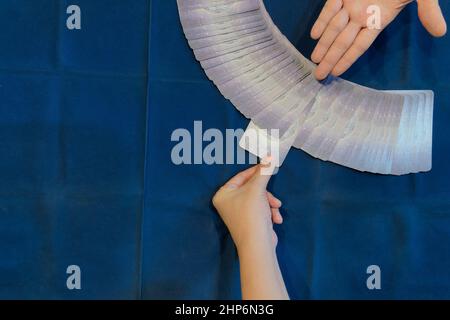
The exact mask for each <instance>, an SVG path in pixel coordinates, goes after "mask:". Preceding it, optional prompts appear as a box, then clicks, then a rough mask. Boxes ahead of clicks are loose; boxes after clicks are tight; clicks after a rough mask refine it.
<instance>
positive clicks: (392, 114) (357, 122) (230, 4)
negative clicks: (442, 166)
mask: <svg viewBox="0 0 450 320" xmlns="http://www.w3.org/2000/svg"><path fill="white" fill-rule="evenodd" d="M177 1H178V9H179V13H180V19H181V23H182V26H183V29H184V33H185V35H186V38H187V39H188V41H189V45H190V47H191V48H192V49H193V51H194V54H195V57H196V58H197V60H198V61H200V63H201V65H202V67H203V69H204V70H205V72H206V74H207V76H208V78H209V79H211V80H212V81H213V82H214V83H215V85H216V86H217V87H218V89H219V90H220V92H221V93H222V94H223V96H224V97H225V98H227V99H229V100H230V101H231V102H232V103H233V104H234V105H235V106H236V108H237V109H238V110H239V111H240V112H242V113H243V114H244V115H245V116H246V117H247V118H249V119H251V123H250V127H249V129H255V130H257V131H258V130H259V131H260V132H263V131H264V132H269V133H270V132H272V131H273V129H276V130H277V132H278V134H277V136H276V137H274V136H271V135H270V134H266V135H265V139H268V140H271V139H272V140H276V141H272V143H276V144H277V145H278V146H279V150H280V151H279V152H280V154H279V156H278V158H277V166H281V164H282V162H283V160H284V158H285V157H286V155H287V153H288V152H289V150H290V149H291V147H295V148H299V149H302V150H303V151H305V152H307V153H309V154H310V155H312V156H314V157H316V158H319V159H321V160H324V161H331V162H334V163H337V164H340V165H343V166H346V167H349V168H353V169H356V170H360V171H367V172H372V173H379V174H393V175H403V174H408V173H417V172H424V171H429V170H431V160H432V159H431V158H432V128H433V99H434V96H433V92H432V91H378V90H374V89H370V88H367V87H363V86H360V85H357V84H354V83H351V82H349V81H346V80H343V79H340V78H334V77H329V78H328V79H327V80H325V81H322V82H319V81H317V80H316V79H315V77H314V69H315V65H314V64H313V63H312V62H311V61H309V60H308V59H306V58H305V57H304V56H302V55H301V54H300V53H299V52H298V51H297V49H296V48H295V47H294V46H293V45H292V44H291V43H290V42H289V40H287V38H286V37H285V36H283V34H282V33H281V32H280V31H279V29H278V28H277V27H276V26H275V24H274V23H273V21H272V19H271V18H270V16H269V14H268V12H267V10H266V9H265V7H264V3H263V1H262V0H177ZM247 138H248V137H247ZM245 141H247V142H248V141H250V142H248V143H242V145H243V146H244V148H246V149H247V150H249V151H250V152H253V153H256V155H258V156H260V157H265V156H266V154H264V153H265V152H266V151H261V150H257V149H258V148H255V146H254V145H253V146H252V142H251V139H246V140H245ZM241 142H242V141H241Z"/></svg>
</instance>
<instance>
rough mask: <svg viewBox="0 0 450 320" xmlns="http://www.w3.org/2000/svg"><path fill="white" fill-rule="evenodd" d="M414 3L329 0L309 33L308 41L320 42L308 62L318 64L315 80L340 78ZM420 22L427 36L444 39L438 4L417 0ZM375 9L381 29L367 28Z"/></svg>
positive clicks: (443, 26) (431, 0)
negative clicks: (311, 61)
mask: <svg viewBox="0 0 450 320" xmlns="http://www.w3.org/2000/svg"><path fill="white" fill-rule="evenodd" d="M411 2H413V0H328V1H327V2H326V4H325V6H324V8H323V10H322V12H321V14H320V16H319V18H318V19H317V21H316V23H315V24H314V26H313V28H312V30H311V37H312V38H313V39H315V40H317V39H319V42H318V44H317V46H316V48H315V49H314V51H313V53H312V56H311V59H312V60H313V62H315V63H317V64H319V66H318V67H317V69H316V72H315V76H316V78H317V79H318V80H323V79H325V78H326V77H327V76H328V75H329V74H330V73H331V74H332V75H334V76H340V75H341V74H343V73H344V72H345V71H347V70H348V69H349V68H350V67H351V66H352V65H353V63H355V61H356V60H358V59H359V57H361V56H362V55H363V54H364V53H365V52H366V51H367V49H369V47H370V46H371V45H372V43H373V42H374V41H375V39H376V38H377V37H378V35H379V34H380V33H381V32H382V31H383V30H384V29H385V28H386V27H387V26H388V25H389V24H390V23H391V22H392V21H393V20H394V19H395V18H396V17H397V16H398V14H399V13H400V12H401V11H402V10H403V9H404V8H405V6H406V5H408V4H409V3H411ZM417 4H418V10H419V12H418V14H419V18H420V21H421V22H422V24H423V25H424V27H425V28H426V29H427V30H428V32H429V33H430V34H431V35H433V36H435V37H441V36H444V35H445V34H446V32H447V24H446V22H445V19H444V16H443V14H442V11H441V9H440V7H439V1H438V0H417ZM371 5H376V6H378V7H379V8H380V10H381V28H380V29H373V30H371V29H369V28H367V20H368V18H369V16H370V13H367V8H368V7H369V6H371Z"/></svg>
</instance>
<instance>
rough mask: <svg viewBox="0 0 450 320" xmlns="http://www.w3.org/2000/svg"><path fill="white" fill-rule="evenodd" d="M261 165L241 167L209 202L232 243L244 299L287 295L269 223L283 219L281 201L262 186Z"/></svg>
mask: <svg viewBox="0 0 450 320" xmlns="http://www.w3.org/2000/svg"><path fill="white" fill-rule="evenodd" d="M265 167H266V166H264V165H258V166H255V167H252V168H250V169H248V170H245V171H243V172H241V173H239V174H238V175H236V176H235V177H233V178H232V179H231V180H230V181H228V182H227V183H226V184H225V185H224V186H223V187H222V188H220V190H219V191H218V192H217V193H216V195H215V196H214V198H213V204H214V206H215V208H216V209H217V211H218V213H219V215H220V217H221V218H222V220H223V221H224V223H225V224H226V226H227V227H228V230H229V231H230V234H231V237H232V238H233V241H234V243H235V245H236V248H237V251H238V255H239V262H240V271H241V288H242V298H243V299H244V300H283V299H289V295H288V293H287V290H286V287H285V284H284V281H283V277H282V275H281V271H280V268H279V265H278V260H277V256H276V252H275V249H276V245H277V242H278V239H277V236H276V234H275V232H274V230H273V224H274V223H275V224H281V223H283V217H282V216H281V214H280V207H281V205H282V204H281V201H280V200H278V199H277V198H276V197H274V196H273V195H272V194H271V193H269V192H268V191H267V190H266V188H267V184H268V182H269V180H270V176H268V175H263V174H261V170H263V168H265Z"/></svg>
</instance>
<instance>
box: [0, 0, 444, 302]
mask: <svg viewBox="0 0 450 320" xmlns="http://www.w3.org/2000/svg"><path fill="white" fill-rule="evenodd" d="M323 2H324V1H320V0H308V1H294V0H266V4H267V7H268V9H269V11H270V13H271V15H272V17H273V18H274V20H275V22H276V23H277V25H278V26H279V27H280V29H281V30H282V31H283V32H284V33H285V34H286V35H287V36H288V38H289V39H290V40H291V41H292V42H293V43H294V44H295V45H296V46H297V48H299V50H300V51H301V52H303V53H304V54H305V55H309V54H310V53H311V51H312V49H313V46H314V42H313V41H311V40H310V39H309V36H308V34H309V30H310V28H311V26H312V23H313V22H314V19H315V18H316V17H317V15H318V13H319V11H320V9H321V7H322V4H323ZM74 3H76V4H78V5H79V6H80V7H81V10H82V29H81V30H73V31H69V30H67V28H66V26H65V20H66V17H67V15H66V12H65V11H66V8H67V6H68V5H69V4H74ZM442 6H443V9H444V11H445V13H446V14H447V15H449V14H450V4H449V3H448V2H447V1H443V2H442ZM0 30H2V31H1V32H0V155H1V158H0V298H65V299H80V298H89V299H94V298H103V299H105V298H106V299H112V298H125V299H137V298H144V299H156V298H175V299H214V298H239V297H240V293H239V291H240V290H239V273H238V271H239V270H238V261H237V257H236V253H235V250H234V247H233V244H232V241H231V239H230V237H229V235H228V233H227V231H226V228H225V227H224V225H223V224H222V222H221V221H220V219H219V218H218V217H217V214H216V213H215V211H214V210H213V208H212V207H211V202H210V199H211V197H212V195H213V194H214V192H215V190H216V189H217V188H218V187H219V186H220V185H221V184H223V183H224V182H225V181H226V180H227V179H229V178H230V177H231V176H232V175H233V174H234V173H236V172H238V171H240V170H242V169H244V168H245V166H223V165H214V166H207V165H192V166H175V165H174V164H172V162H171V159H170V154H171V149H172V147H173V146H174V145H175V143H174V142H171V140H170V136H171V134H172V132H173V130H175V129H177V128H187V129H191V130H192V128H193V123H194V121H195V120H202V121H203V127H204V128H205V129H208V128H219V129H221V130H225V129H226V128H245V127H246V125H247V120H246V119H244V118H243V117H242V116H241V115H240V114H239V112H238V111H237V110H235V108H234V107H233V106H232V105H231V104H230V103H229V102H228V101H226V100H225V99H224V98H223V97H222V96H221V95H220V93H219V92H218V91H217V89H216V88H215V87H214V86H213V84H212V83H210V82H209V81H208V80H207V78H206V76H205V75H204V73H203V71H202V70H201V68H200V65H199V64H198V63H197V62H196V61H195V60H194V57H193V54H192V52H191V50H190V49H189V48H188V45H187V42H186V41H185V39H184V36H183V34H182V31H181V27H180V24H179V22H178V14H177V8H176V2H175V0H153V1H151V0H133V1H125V0H77V1H66V0H40V1H35V0H21V1H14V0H3V1H1V2H0ZM449 56H450V41H449V38H444V39H432V38H431V37H429V36H428V35H427V34H426V32H425V31H424V30H423V29H422V27H421V25H420V23H419V22H418V19H417V15H416V8H415V5H411V6H410V7H409V8H408V9H406V10H405V11H403V12H402V14H401V15H400V17H399V18H398V19H397V20H396V21H395V22H394V23H393V24H392V25H391V26H390V27H389V29H388V30H387V31H386V32H384V33H383V34H382V36H381V37H380V38H379V39H378V40H377V41H376V43H375V44H374V46H373V47H372V48H371V49H370V51H369V52H368V54H366V55H365V56H364V57H363V58H362V59H361V60H360V61H359V62H358V63H357V64H356V65H355V66H354V67H353V68H352V69H351V71H350V72H348V73H347V74H346V75H345V78H346V79H349V80H351V81H355V82H357V83H360V84H363V85H367V86H371V87H374V88H378V89H385V90H393V89H433V90H434V91H435V93H436V101H435V127H434V146H433V147H434V155H433V161H434V167H433V171H431V172H430V173H426V174H419V175H409V176H404V177H386V176H378V175H372V174H362V173H359V172H355V171H352V170H350V169H346V168H343V167H340V166H337V165H334V164H331V163H324V162H321V161H318V160H315V159H313V158H311V157H309V156H308V155H306V154H304V153H302V152H301V151H298V150H293V151H292V152H291V153H290V154H289V156H288V158H287V160H286V163H285V165H284V166H283V168H282V170H281V171H280V173H279V174H278V175H277V176H276V177H275V178H274V179H273V181H272V183H271V186H270V189H271V190H272V191H273V192H274V193H275V194H276V195H278V196H279V197H280V198H281V199H282V200H283V202H284V211H283V213H284V215H285V223H284V225H283V226H281V227H280V228H278V230H277V231H278V234H279V238H280V244H279V248H278V254H279V259H280V263H281V267H282V270H283V274H284V277H285V280H286V284H287V286H288V290H289V292H290V294H291V297H292V298H295V299H330V298H339V299H344V298H357V299H382V298H396V299H408V298H426V299H427V298H450V200H449V199H450V186H449V178H450V167H449V166H448V163H449V162H450V153H449V150H450V136H449V135H448V128H447V126H448V121H449V120H450V112H449V103H450V91H449V89H450V85H449V84H448V82H447V79H448V74H450V64H449V63H448V62H447V60H448V57H449ZM71 264H77V265H79V266H80V267H81V269H82V289H81V290H74V291H69V290H67V288H66V278H67V274H66V268H67V266H68V265H71ZM372 264H376V265H379V266H380V267H381V270H382V290H379V291H369V290H368V289H367V287H366V279H367V277H368V275H367V274H366V268H367V267H368V266H369V265H372Z"/></svg>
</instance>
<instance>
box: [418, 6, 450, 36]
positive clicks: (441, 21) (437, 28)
mask: <svg viewBox="0 0 450 320" xmlns="http://www.w3.org/2000/svg"><path fill="white" fill-rule="evenodd" d="M417 5H418V9H419V19H420V21H421V22H422V24H423V26H424V27H425V29H427V31H428V32H429V33H431V35H433V36H434V37H442V36H444V35H445V34H446V33H447V23H446V22H445V18H444V15H443V14H442V10H441V7H440V6H439V0H417Z"/></svg>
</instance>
